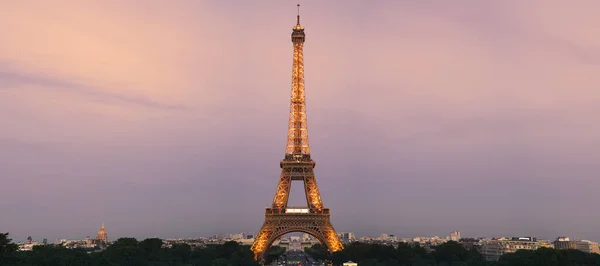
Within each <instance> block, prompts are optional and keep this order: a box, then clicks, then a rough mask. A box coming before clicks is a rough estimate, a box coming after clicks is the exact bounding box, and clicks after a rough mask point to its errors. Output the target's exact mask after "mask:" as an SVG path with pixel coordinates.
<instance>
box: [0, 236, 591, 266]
mask: <svg viewBox="0 0 600 266" xmlns="http://www.w3.org/2000/svg"><path fill="white" fill-rule="evenodd" d="M17 249H18V247H17V245H15V244H13V243H12V240H11V239H10V238H9V237H8V233H3V234H0V265H2V266H71V265H72V266H205V265H214V266H221V265H222V266H258V265H260V264H258V263H257V262H256V261H254V255H253V253H252V252H251V251H250V247H249V246H242V245H240V244H238V243H237V242H234V241H230V242H226V243H224V244H223V245H207V246H206V247H197V248H192V247H190V246H189V245H188V244H174V245H173V246H172V247H170V248H166V247H164V245H163V242H162V240H160V239H158V238H148V239H145V240H143V241H138V240H136V239H135V238H120V239H118V240H117V241H115V242H114V243H113V244H111V245H109V246H108V247H107V248H106V249H105V250H103V251H99V250H96V251H87V250H84V249H77V248H75V249H69V248H64V247H61V246H55V245H40V246H34V247H33V250H32V251H17ZM305 252H306V253H307V254H308V255H309V256H311V257H313V258H314V259H317V260H325V259H327V258H328V254H327V252H326V250H325V249H324V248H323V247H322V246H321V245H318V244H317V245H314V246H312V247H310V248H306V249H305ZM284 253H285V249H284V248H281V247H272V248H271V249H270V250H269V253H268V254H267V262H272V261H274V260H276V259H277V258H279V257H280V256H281V255H283V254H284ZM331 260H332V262H333V263H334V265H341V264H342V263H343V262H346V261H349V260H352V261H355V262H358V264H359V265H361V266H525V265H526V266H538V265H539V266H584V265H585V266H587V265H600V255H598V254H589V253H584V252H581V251H577V250H555V249H550V248H540V249H537V250H520V251H517V252H515V253H509V254H505V255H504V256H502V257H501V258H500V260H499V261H498V262H488V261H485V260H484V259H483V257H482V256H481V254H479V252H477V250H476V249H474V248H472V249H470V250H467V249H465V248H464V247H463V246H462V245H461V244H460V243H457V242H453V241H450V242H447V243H444V244H441V245H438V246H435V247H433V251H431V252H429V253H428V252H427V251H426V250H425V249H424V248H422V247H420V246H419V245H411V244H407V243H399V244H397V245H396V246H390V245H380V244H366V243H352V244H349V245H346V246H345V248H344V249H343V250H341V251H338V252H335V253H333V255H332V258H331Z"/></svg>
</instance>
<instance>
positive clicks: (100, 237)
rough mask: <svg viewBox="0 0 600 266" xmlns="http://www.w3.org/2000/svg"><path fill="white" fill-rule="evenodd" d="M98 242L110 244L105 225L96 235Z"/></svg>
mask: <svg viewBox="0 0 600 266" xmlns="http://www.w3.org/2000/svg"><path fill="white" fill-rule="evenodd" d="M96 241H97V242H98V244H108V237H107V235H106V229H105V228H104V224H102V227H100V231H98V234H96Z"/></svg>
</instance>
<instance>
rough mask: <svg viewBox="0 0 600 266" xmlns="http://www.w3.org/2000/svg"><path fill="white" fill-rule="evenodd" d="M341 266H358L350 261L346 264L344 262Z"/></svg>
mask: <svg viewBox="0 0 600 266" xmlns="http://www.w3.org/2000/svg"><path fill="white" fill-rule="evenodd" d="M343 265H344V266H358V263H356V262H352V261H348V262H344V264H343Z"/></svg>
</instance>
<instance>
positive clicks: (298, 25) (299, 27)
mask: <svg viewBox="0 0 600 266" xmlns="http://www.w3.org/2000/svg"><path fill="white" fill-rule="evenodd" d="M296 6H297V7H298V15H297V16H296V26H294V30H302V29H303V28H302V26H301V25H300V4H297V5H296Z"/></svg>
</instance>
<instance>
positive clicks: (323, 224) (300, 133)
mask: <svg viewBox="0 0 600 266" xmlns="http://www.w3.org/2000/svg"><path fill="white" fill-rule="evenodd" d="M299 10H300V5H298V16H297V23H296V26H294V28H293V31H292V43H293V44H294V62H293V67H292V96H291V99H290V118H289V123H288V137H287V146H286V149H285V157H284V159H283V160H282V161H281V163H280V167H281V176H280V177H279V184H278V185H277V191H276V192H275V197H274V199H273V205H272V206H271V208H267V209H266V211H265V222H264V223H263V225H262V228H261V229H260V231H259V233H258V234H257V235H256V239H255V240H254V243H253V244H252V247H251V250H252V252H254V258H255V259H257V260H259V261H264V259H265V257H266V256H265V255H266V253H267V252H268V250H269V248H270V247H271V245H272V244H273V242H274V241H275V240H276V239H278V238H279V237H281V236H283V235H285V234H287V233H292V232H303V233H307V234H310V235H312V236H313V237H315V238H316V239H317V240H319V242H321V244H322V245H323V246H324V247H326V248H327V251H328V252H329V254H331V253H332V252H335V251H338V250H341V249H342V248H343V246H342V243H341V242H340V240H339V238H338V235H337V233H336V232H335V229H333V225H332V224H331V221H330V219H329V209H328V208H325V207H323V202H322V201H321V195H320V194H319V188H318V187H317V181H316V179H315V173H314V171H313V169H314V168H315V162H314V161H313V160H312V159H311V158H310V146H309V144H308V130H307V126H306V104H305V97H304V59H303V55H302V48H303V45H304V40H305V35H304V28H303V27H302V26H301V25H300V11H299ZM293 180H298V181H303V182H304V191H305V193H306V202H307V206H306V207H290V206H288V199H289V195H290V187H291V184H292V181H293Z"/></svg>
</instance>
